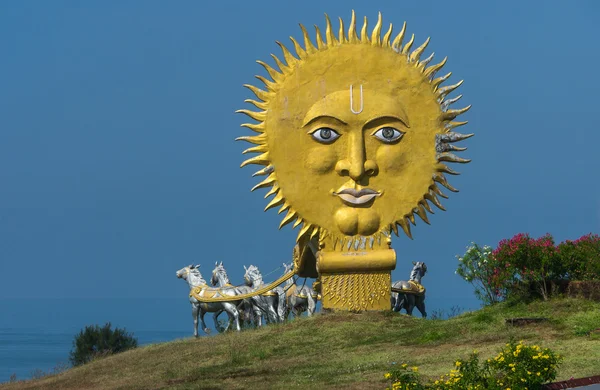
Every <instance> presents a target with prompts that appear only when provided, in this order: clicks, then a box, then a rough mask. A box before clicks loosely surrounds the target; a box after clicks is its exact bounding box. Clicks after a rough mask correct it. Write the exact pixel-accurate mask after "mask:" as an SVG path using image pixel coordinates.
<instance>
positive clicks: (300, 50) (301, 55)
mask: <svg viewBox="0 0 600 390" xmlns="http://www.w3.org/2000/svg"><path fill="white" fill-rule="evenodd" d="M290 40H291V41H292V44H293V45H294V50H295V51H296V55H297V56H298V57H299V58H300V59H301V60H303V59H305V58H306V51H305V50H304V49H303V48H302V46H300V44H299V43H298V41H297V40H296V39H295V38H294V37H290Z"/></svg>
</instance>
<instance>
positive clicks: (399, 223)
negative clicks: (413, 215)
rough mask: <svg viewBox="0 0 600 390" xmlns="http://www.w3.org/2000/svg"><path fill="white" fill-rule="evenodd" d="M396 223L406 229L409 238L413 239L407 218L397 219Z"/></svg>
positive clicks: (405, 232)
mask: <svg viewBox="0 0 600 390" xmlns="http://www.w3.org/2000/svg"><path fill="white" fill-rule="evenodd" d="M396 223H397V224H398V225H400V227H401V228H402V230H403V231H404V234H406V235H407V236H408V238H410V239H411V240H412V239H413V237H412V233H411V232H410V225H409V223H408V222H407V221H406V218H402V219H401V220H399V221H397V222H396Z"/></svg>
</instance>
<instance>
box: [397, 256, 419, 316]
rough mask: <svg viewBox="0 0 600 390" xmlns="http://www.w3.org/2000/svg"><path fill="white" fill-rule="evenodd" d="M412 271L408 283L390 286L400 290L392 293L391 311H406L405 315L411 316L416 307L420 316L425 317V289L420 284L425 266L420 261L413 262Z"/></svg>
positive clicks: (398, 282) (399, 282)
mask: <svg viewBox="0 0 600 390" xmlns="http://www.w3.org/2000/svg"><path fill="white" fill-rule="evenodd" d="M413 265H414V267H413V269H412V271H411V273H410V279H409V280H408V281H405V280H399V281H397V282H395V283H394V284H392V287H393V288H396V289H400V290H402V292H400V293H399V292H392V299H391V300H392V309H393V310H394V311H398V312H399V311H400V310H402V309H406V314H408V315H412V311H413V309H414V308H415V307H416V308H417V309H419V311H420V312H421V316H423V317H427V312H426V311H425V287H423V285H422V284H421V278H423V276H425V273H426V272H427V265H425V263H423V262H421V261H417V262H416V263H415V262H414V261H413Z"/></svg>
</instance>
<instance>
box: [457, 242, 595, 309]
mask: <svg viewBox="0 0 600 390" xmlns="http://www.w3.org/2000/svg"><path fill="white" fill-rule="evenodd" d="M456 257H457V258H458V261H459V264H458V268H457V269H456V274H458V275H459V276H461V277H462V278H463V279H464V280H465V281H467V282H469V283H471V284H472V285H473V286H474V287H475V295H476V296H477V297H478V298H479V300H480V301H482V302H483V303H484V304H485V305H490V304H494V303H497V302H500V301H503V300H506V299H509V298H510V299H511V300H523V299H525V300H530V299H536V298H540V297H541V298H543V299H544V300H547V299H548V298H549V297H550V295H551V293H552V287H553V283H554V282H556V281H559V280H561V279H568V280H600V236H598V235H596V234H591V233H590V234H587V235H585V236H582V237H580V238H579V239H577V240H575V241H570V240H567V241H565V242H562V243H560V244H559V245H555V243H554V238H553V237H552V235H551V234H549V233H547V234H545V235H544V236H542V237H539V238H537V239H534V238H532V237H530V236H529V234H527V233H519V234H517V235H515V236H513V237H512V238H510V239H504V240H501V241H500V242H499V243H498V246H497V247H496V249H494V250H493V251H492V248H491V247H489V246H487V245H485V246H483V247H480V246H479V245H477V244H476V243H472V244H471V245H470V246H468V247H467V251H466V252H465V254H464V255H462V256H458V255H457V256H456ZM558 285H559V284H554V287H557V286H558Z"/></svg>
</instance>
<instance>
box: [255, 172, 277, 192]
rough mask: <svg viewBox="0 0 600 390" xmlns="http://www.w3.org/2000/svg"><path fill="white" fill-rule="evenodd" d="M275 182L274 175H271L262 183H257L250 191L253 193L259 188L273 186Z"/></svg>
mask: <svg viewBox="0 0 600 390" xmlns="http://www.w3.org/2000/svg"><path fill="white" fill-rule="evenodd" d="M276 182H277V176H275V174H274V173H271V174H270V175H269V176H267V178H266V179H264V180H263V181H261V182H260V183H258V184H257V185H255V186H254V187H252V189H251V190H250V191H255V190H258V189H260V188H265V187H270V186H272V185H273V184H275V183H276Z"/></svg>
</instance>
